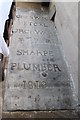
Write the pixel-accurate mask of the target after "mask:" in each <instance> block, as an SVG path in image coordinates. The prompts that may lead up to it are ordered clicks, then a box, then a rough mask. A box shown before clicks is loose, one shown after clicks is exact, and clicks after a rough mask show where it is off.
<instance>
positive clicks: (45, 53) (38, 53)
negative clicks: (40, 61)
mask: <svg viewBox="0 0 80 120" xmlns="http://www.w3.org/2000/svg"><path fill="white" fill-rule="evenodd" d="M16 54H17V55H20V56H21V55H34V56H54V53H53V51H47V50H44V51H39V50H35V51H34V50H17V53H16Z"/></svg>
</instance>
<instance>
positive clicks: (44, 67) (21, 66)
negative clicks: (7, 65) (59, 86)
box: [11, 63, 61, 72]
mask: <svg viewBox="0 0 80 120" xmlns="http://www.w3.org/2000/svg"><path fill="white" fill-rule="evenodd" d="M11 70H30V71H54V72H57V71H59V72H61V69H60V67H59V65H57V64H46V63H43V64H27V63H11Z"/></svg>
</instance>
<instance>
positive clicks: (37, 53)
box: [17, 39, 54, 56]
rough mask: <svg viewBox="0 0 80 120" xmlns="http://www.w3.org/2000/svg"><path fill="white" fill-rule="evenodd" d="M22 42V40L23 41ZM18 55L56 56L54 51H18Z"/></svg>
mask: <svg viewBox="0 0 80 120" xmlns="http://www.w3.org/2000/svg"><path fill="white" fill-rule="evenodd" d="M21 40H22V39H21ZM17 55H36V56H48V55H49V56H54V52H53V51H47V50H44V51H40V50H35V51H34V50H17Z"/></svg>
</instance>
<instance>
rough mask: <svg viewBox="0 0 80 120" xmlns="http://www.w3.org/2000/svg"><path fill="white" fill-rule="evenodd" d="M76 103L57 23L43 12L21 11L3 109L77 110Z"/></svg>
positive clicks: (12, 47)
mask: <svg viewBox="0 0 80 120" xmlns="http://www.w3.org/2000/svg"><path fill="white" fill-rule="evenodd" d="M76 103H77V102H76V99H75V94H74V88H73V83H72V80H71V78H70V74H69V72H68V69H67V65H66V62H65V60H64V57H63V54H62V51H61V44H60V42H59V41H58V38H57V35H56V30H55V25H54V23H52V22H51V21H50V20H48V19H47V17H46V15H45V14H42V13H41V12H38V11H36V12H35V11H31V10H30V11H26V10H22V11H21V10H17V15H16V19H15V22H14V27H13V35H12V39H11V44H10V57H9V63H8V66H7V77H6V84H5V94H4V106H3V109H4V110H54V109H74V108H75V107H76Z"/></svg>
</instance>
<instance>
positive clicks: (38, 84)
mask: <svg viewBox="0 0 80 120" xmlns="http://www.w3.org/2000/svg"><path fill="white" fill-rule="evenodd" d="M14 87H15V88H19V87H20V88H22V89H27V88H29V89H44V88H46V87H47V83H46V82H45V81H28V82H27V81H25V80H23V81H22V82H21V83H14Z"/></svg>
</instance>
